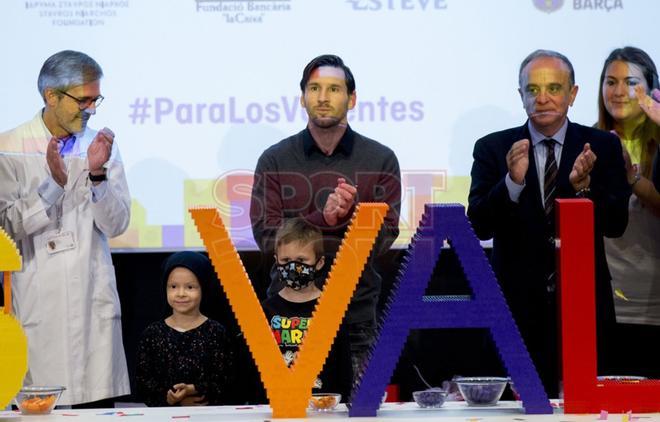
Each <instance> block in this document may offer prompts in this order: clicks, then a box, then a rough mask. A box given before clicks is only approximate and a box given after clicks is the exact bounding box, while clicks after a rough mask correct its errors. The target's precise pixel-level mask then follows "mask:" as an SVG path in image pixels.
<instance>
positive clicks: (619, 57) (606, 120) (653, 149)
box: [596, 47, 660, 178]
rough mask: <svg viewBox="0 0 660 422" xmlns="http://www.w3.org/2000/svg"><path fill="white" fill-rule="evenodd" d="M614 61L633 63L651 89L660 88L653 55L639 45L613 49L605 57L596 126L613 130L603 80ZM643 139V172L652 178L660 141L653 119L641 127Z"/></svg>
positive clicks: (659, 133) (659, 130)
mask: <svg viewBox="0 0 660 422" xmlns="http://www.w3.org/2000/svg"><path fill="white" fill-rule="evenodd" d="M614 61H622V62H627V63H633V64H635V65H637V66H639V68H640V69H641V70H642V74H643V75H644V79H645V80H646V85H647V86H648V87H649V89H660V83H659V82H658V70H657V68H656V67H655V63H653V60H652V59H651V57H650V56H649V55H648V54H647V53H646V52H645V51H644V50H642V49H639V48H637V47H623V48H617V49H616V50H614V51H612V52H611V53H610V55H609V56H608V57H607V59H605V63H604V64H603V70H602V72H601V74H600V83H599V85H598V123H596V126H597V127H598V128H599V129H602V130H608V131H609V130H612V129H613V128H614V119H613V118H612V116H611V115H610V113H609V112H608V111H607V109H606V108H605V99H604V98H603V82H604V81H605V73H606V72H607V68H608V66H609V65H610V64H612V62H614ZM640 134H641V140H642V142H643V146H644V147H643V148H642V157H641V163H640V164H641V172H642V174H643V175H644V176H645V177H647V178H650V177H651V172H652V171H653V168H652V167H653V159H654V158H655V155H656V154H657V151H658V143H659V142H660V127H659V126H658V125H657V124H655V123H654V122H653V121H652V120H651V119H649V118H646V119H645V120H644V123H642V127H641V128H640Z"/></svg>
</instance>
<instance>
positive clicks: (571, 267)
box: [557, 199, 660, 413]
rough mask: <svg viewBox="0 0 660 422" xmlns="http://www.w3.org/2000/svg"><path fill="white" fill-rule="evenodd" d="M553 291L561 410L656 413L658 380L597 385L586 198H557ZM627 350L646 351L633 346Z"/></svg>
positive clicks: (659, 390) (589, 214)
mask: <svg viewBox="0 0 660 422" xmlns="http://www.w3.org/2000/svg"><path fill="white" fill-rule="evenodd" d="M557 202H558V214H557V227H558V233H559V239H560V241H561V247H560V248H559V252H558V254H559V288H560V300H561V314H562V319H561V320H562V327H561V331H562V339H563V342H562V356H563V364H564V366H563V371H564V411H565V412H566V413H598V412H600V411H601V410H607V411H609V412H617V413H624V412H627V411H629V410H632V411H633V412H658V411H660V380H643V381H635V382H634V383H626V382H620V381H598V379H597V378H596V376H597V373H596V369H597V360H596V359H597V357H596V300H595V261H594V208H593V203H592V202H591V201H589V200H587V199H558V200H557ZM631 347H652V345H650V344H649V345H639V346H633V345H631Z"/></svg>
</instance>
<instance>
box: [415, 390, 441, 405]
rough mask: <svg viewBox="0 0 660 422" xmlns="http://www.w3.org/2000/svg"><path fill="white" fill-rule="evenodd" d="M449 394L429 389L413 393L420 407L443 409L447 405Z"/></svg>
mask: <svg viewBox="0 0 660 422" xmlns="http://www.w3.org/2000/svg"><path fill="white" fill-rule="evenodd" d="M446 396H447V392H446V391H445V390H443V389H440V388H429V389H427V390H422V391H415V392H413V399H415V403H417V404H418V405H419V407H424V408H427V407H442V405H443V404H445V397H446Z"/></svg>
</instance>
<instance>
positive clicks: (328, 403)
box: [309, 393, 341, 412]
mask: <svg viewBox="0 0 660 422" xmlns="http://www.w3.org/2000/svg"><path fill="white" fill-rule="evenodd" d="M340 401H341V394H337V393H314V394H312V398H311V399H310V400H309V407H311V408H312V410H315V411H317V412H329V411H330V410H332V409H334V408H335V407H337V405H338V404H339V402H340Z"/></svg>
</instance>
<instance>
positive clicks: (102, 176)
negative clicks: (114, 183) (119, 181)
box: [89, 173, 108, 182]
mask: <svg viewBox="0 0 660 422" xmlns="http://www.w3.org/2000/svg"><path fill="white" fill-rule="evenodd" d="M89 180H91V181H92V182H103V181H104V180H108V178H107V177H106V175H105V173H101V174H97V175H93V174H92V173H89Z"/></svg>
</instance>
